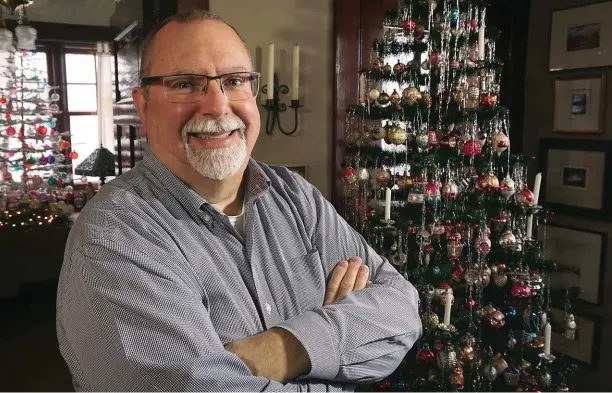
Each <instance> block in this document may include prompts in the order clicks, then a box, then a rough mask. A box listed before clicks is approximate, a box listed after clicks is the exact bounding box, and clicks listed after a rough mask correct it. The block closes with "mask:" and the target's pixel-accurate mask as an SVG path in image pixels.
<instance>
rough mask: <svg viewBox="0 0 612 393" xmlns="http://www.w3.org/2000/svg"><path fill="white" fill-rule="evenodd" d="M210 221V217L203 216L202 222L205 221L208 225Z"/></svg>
mask: <svg viewBox="0 0 612 393" xmlns="http://www.w3.org/2000/svg"><path fill="white" fill-rule="evenodd" d="M211 220H212V217H211V216H209V215H208V214H207V215H205V216H204V221H206V222H207V223H209V222H210V221H211Z"/></svg>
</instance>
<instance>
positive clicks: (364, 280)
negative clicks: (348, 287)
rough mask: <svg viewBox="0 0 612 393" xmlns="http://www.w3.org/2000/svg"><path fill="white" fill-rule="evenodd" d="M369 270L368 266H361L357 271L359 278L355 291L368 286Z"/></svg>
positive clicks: (356, 280) (356, 281)
mask: <svg viewBox="0 0 612 393" xmlns="http://www.w3.org/2000/svg"><path fill="white" fill-rule="evenodd" d="M368 275H369V269H368V267H367V266H366V265H361V266H360V267H359V270H358V271H357V278H356V279H355V286H354V287H353V291H358V290H360V289H363V288H365V287H366V285H367V284H368Z"/></svg>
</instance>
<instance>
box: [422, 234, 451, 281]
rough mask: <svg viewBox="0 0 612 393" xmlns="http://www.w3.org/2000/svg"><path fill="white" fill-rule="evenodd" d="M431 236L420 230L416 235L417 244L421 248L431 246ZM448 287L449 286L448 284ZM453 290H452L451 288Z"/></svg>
mask: <svg viewBox="0 0 612 393" xmlns="http://www.w3.org/2000/svg"><path fill="white" fill-rule="evenodd" d="M430 237H431V234H430V233H429V232H427V230H426V229H420V230H419V231H418V232H417V234H416V242H417V244H418V245H419V246H421V247H423V246H424V245H426V244H429V242H430V240H429V238H430ZM447 285H448V284H447ZM451 290H452V288H451Z"/></svg>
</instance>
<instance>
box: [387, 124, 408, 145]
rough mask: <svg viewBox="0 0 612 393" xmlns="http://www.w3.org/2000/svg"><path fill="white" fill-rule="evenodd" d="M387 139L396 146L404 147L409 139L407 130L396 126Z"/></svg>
mask: <svg viewBox="0 0 612 393" xmlns="http://www.w3.org/2000/svg"><path fill="white" fill-rule="evenodd" d="M387 138H388V139H389V141H390V142H391V143H392V144H394V145H403V144H404V143H406V140H407V139H408V133H407V132H406V130H405V129H403V128H402V127H400V126H398V125H396V126H394V127H393V128H391V130H390V132H389V133H388V134H387Z"/></svg>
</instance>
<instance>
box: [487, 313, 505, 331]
mask: <svg viewBox="0 0 612 393" xmlns="http://www.w3.org/2000/svg"><path fill="white" fill-rule="evenodd" d="M489 322H490V323H491V327H494V328H496V329H501V328H502V327H504V325H505V324H506V317H505V316H504V314H503V313H502V312H501V311H499V310H495V311H493V312H492V313H491V315H489Z"/></svg>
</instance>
